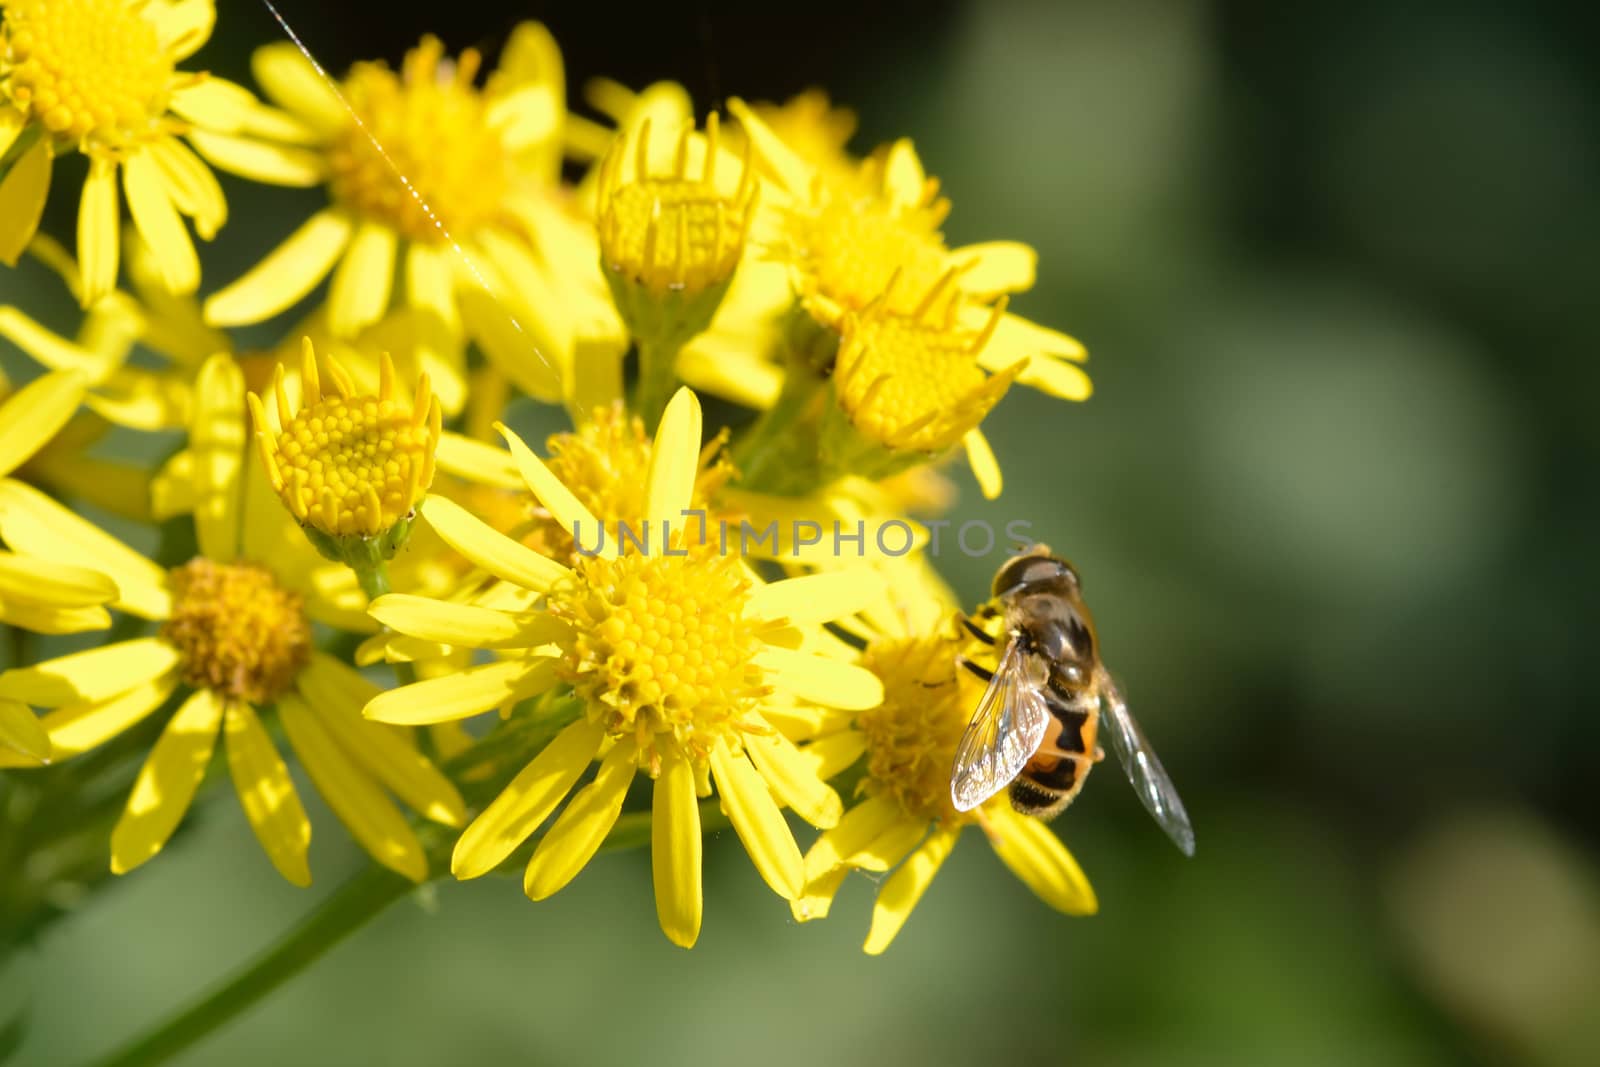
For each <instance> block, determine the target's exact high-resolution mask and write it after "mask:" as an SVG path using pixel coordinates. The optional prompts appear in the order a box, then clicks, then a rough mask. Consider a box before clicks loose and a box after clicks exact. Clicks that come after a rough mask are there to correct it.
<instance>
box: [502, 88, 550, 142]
mask: <svg viewBox="0 0 1600 1067" xmlns="http://www.w3.org/2000/svg"><path fill="white" fill-rule="evenodd" d="M560 114H561V111H560V105H558V104H557V103H556V99H555V95H554V94H553V93H551V92H550V89H549V88H548V87H547V86H543V85H524V86H521V87H519V88H517V89H515V90H513V91H512V92H510V93H507V94H506V95H505V96H502V97H499V98H498V99H496V100H495V101H494V102H493V103H492V104H490V105H489V111H488V113H487V114H486V115H485V116H484V123H485V125H487V126H489V127H491V128H495V129H498V130H499V131H500V139H501V143H502V144H504V145H505V146H506V148H508V149H510V150H511V151H513V152H517V151H521V150H523V149H525V148H530V147H534V146H536V145H538V144H539V143H540V142H541V141H543V140H545V139H546V138H548V137H550V135H551V134H553V133H555V131H556V125H557V123H558V122H559V121H560Z"/></svg>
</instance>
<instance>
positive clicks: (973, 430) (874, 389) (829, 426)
mask: <svg viewBox="0 0 1600 1067" xmlns="http://www.w3.org/2000/svg"><path fill="white" fill-rule="evenodd" d="M949 290H950V276H949V275H946V278H945V281H944V282H943V283H941V284H939V285H937V286H936V287H935V288H934V289H933V290H932V291H931V292H929V293H928V294H927V295H926V296H925V297H923V299H922V303H921V304H920V305H919V306H918V307H916V308H914V309H913V310H912V311H911V313H910V314H906V315H898V314H894V313H892V312H890V311H888V310H887V308H888V305H889V302H890V300H889V298H890V296H891V295H892V293H893V286H891V288H890V291H889V292H888V293H886V294H885V295H884V296H883V297H881V298H880V299H879V300H877V301H874V302H873V303H871V304H869V305H868V306H867V307H866V308H865V309H863V310H862V311H859V312H847V313H846V314H845V317H844V321H843V324H842V326H841V329H840V342H839V351H838V356H837V358H836V360H835V363H834V368H833V374H832V375H831V376H830V378H829V389H830V391H831V394H832V396H833V400H834V405H833V406H832V407H830V408H829V409H828V412H827V414H825V415H824V416H823V421H822V430H821V433H820V435H819V447H820V450H821V460H822V475H823V478H824V480H825V481H828V482H831V481H833V480H835V479H837V478H839V477H841V476H843V475H846V474H858V475H861V476H863V477H866V478H884V477H888V476H890V475H894V474H898V473H900V472H902V471H905V470H908V469H910V468H912V467H914V466H917V465H919V464H922V463H925V462H927V461H928V460H929V459H933V458H937V457H938V456H939V455H941V454H943V453H944V452H946V451H947V450H949V449H950V448H952V447H953V446H955V445H956V444H958V443H964V444H965V445H966V447H967V455H968V461H969V462H970V463H971V464H972V467H973V470H974V471H976V472H977V473H978V476H979V477H978V481H979V483H980V484H981V485H982V486H983V488H984V491H985V494H986V495H988V496H990V497H991V498H992V497H994V496H996V495H998V494H999V489H1000V476H999V471H998V468H997V467H995V466H994V457H993V454H992V453H991V452H990V450H989V445H988V442H987V440H986V439H985V438H984V437H983V434H982V432H981V431H980V430H979V429H978V424H979V423H981V422H982V421H983V419H984V417H985V416H986V415H988V413H989V412H990V410H991V409H993V407H994V406H995V404H997V403H999V401H1000V398H1001V397H1002V396H1004V395H1005V392H1006V390H1007V389H1008V388H1010V386H1011V383H1012V382H1013V381H1015V380H1016V378H1017V375H1018V374H1019V373H1021V371H1022V370H1023V368H1024V367H1025V366H1027V360H1026V359H1023V360H1019V361H1017V362H1016V363H1014V364H1012V365H1011V366H1010V367H1007V368H1006V369H1005V370H1003V371H1001V372H1000V373H998V374H993V375H989V374H985V373H984V371H983V368H982V367H981V366H980V364H979V362H978V358H977V356H978V354H979V353H980V352H981V351H982V350H983V346H984V344H985V343H986V342H987V340H988V339H989V337H990V336H992V335H993V333H994V330H995V328H996V326H997V325H998V324H999V321H1000V317H1001V315H1003V314H1004V301H1002V302H1001V303H1000V304H998V305H997V306H996V307H995V308H994V310H993V311H992V312H991V314H990V317H989V321H988V323H987V325H986V326H985V327H984V328H983V329H982V330H981V331H971V330H967V329H964V328H963V327H962V326H961V325H960V323H959V322H957V320H956V307H955V302H954V300H952V299H951V297H950V292H949Z"/></svg>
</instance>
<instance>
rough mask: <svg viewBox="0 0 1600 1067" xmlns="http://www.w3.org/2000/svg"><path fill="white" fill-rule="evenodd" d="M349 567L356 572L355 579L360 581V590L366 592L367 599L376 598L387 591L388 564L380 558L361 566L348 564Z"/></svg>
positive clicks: (384, 594)
mask: <svg viewBox="0 0 1600 1067" xmlns="http://www.w3.org/2000/svg"><path fill="white" fill-rule="evenodd" d="M350 569H351V570H353V571H355V572H356V581H358V582H360V583H361V591H362V592H363V593H365V594H367V599H368V600H377V599H378V598H379V597H381V596H387V595H388V593H389V591H390V590H389V564H388V563H387V562H385V561H384V560H381V559H375V560H372V561H370V562H365V561H364V564H363V565H362V566H359V567H358V566H356V565H355V564H354V563H352V564H350Z"/></svg>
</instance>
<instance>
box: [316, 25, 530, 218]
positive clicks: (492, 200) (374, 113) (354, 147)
mask: <svg viewBox="0 0 1600 1067" xmlns="http://www.w3.org/2000/svg"><path fill="white" fill-rule="evenodd" d="M443 57H444V45H443V44H441V43H440V41H439V39H438V38H436V37H425V38H423V40H422V43H421V45H419V46H418V47H416V48H414V49H412V50H411V51H410V52H408V53H407V54H406V58H405V61H404V63H403V64H402V66H401V70H400V73H399V74H396V73H395V72H394V71H392V70H390V69H389V68H388V67H386V66H384V65H383V64H382V63H359V64H357V65H356V66H355V68H354V69H353V70H352V71H351V73H350V75H349V76H348V77H347V78H346V79H345V82H344V95H345V97H346V99H348V100H349V101H350V106H351V108H352V109H353V110H354V111H355V113H356V115H357V116H359V118H360V120H361V122H360V125H357V124H356V123H355V122H351V123H350V125H349V126H348V127H346V128H345V129H344V130H342V131H341V132H340V133H339V135H338V137H337V138H336V139H335V141H334V143H333V144H332V146H331V147H330V149H329V169H330V172H331V173H330V177H329V183H330V186H331V192H332V195H333V198H334V199H335V200H336V201H338V202H339V203H341V204H345V205H347V206H349V207H350V208H352V209H353V210H355V211H356V212H357V213H358V214H360V215H362V216H364V217H366V218H369V219H372V220H374V221H377V222H381V223H384V224H386V225H388V226H392V227H393V228H394V229H396V230H398V231H399V232H400V233H401V234H402V235H403V236H405V237H407V238H410V239H411V240H414V241H427V242H432V243H443V242H444V241H446V240H447V239H448V236H447V235H448V234H449V233H452V232H459V233H466V232H470V231H471V230H472V229H474V228H475V227H477V226H479V225H481V224H482V223H484V222H487V221H490V220H491V218H492V216H493V215H495V213H496V212H498V211H499V208H500V205H501V203H502V201H503V200H504V198H505V194H506V192H507V190H508V188H509V186H510V183H511V177H512V159H511V156H510V154H509V153H508V152H507V151H506V148H505V145H504V142H503V140H502V133H501V131H500V128H499V127H498V126H497V125H496V124H495V123H493V122H491V121H490V120H489V119H490V116H489V109H490V101H489V100H488V99H487V97H486V96H485V94H484V93H483V92H482V91H481V90H479V89H477V88H476V87H475V86H474V85H473V79H474V78H475V77H476V76H477V73H478V65H479V62H480V57H479V55H478V53H477V52H475V51H473V50H471V49H468V50H467V51H465V52H463V53H462V54H461V56H460V58H459V59H457V60H456V61H455V62H453V63H452V62H449V61H447V60H445V59H444V58H443ZM374 139H376V144H375V143H374ZM378 145H382V146H383V147H382V148H381V149H380V148H379V147H378ZM400 175H405V179H404V182H402V179H401V177H400ZM407 183H409V187H408V186H407ZM424 205H426V206H424ZM430 209H431V214H430Z"/></svg>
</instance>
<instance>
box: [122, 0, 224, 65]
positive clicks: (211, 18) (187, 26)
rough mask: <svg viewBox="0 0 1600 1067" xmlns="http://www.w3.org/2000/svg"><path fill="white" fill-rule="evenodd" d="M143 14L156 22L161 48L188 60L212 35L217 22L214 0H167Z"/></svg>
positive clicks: (176, 57) (175, 58)
mask: <svg viewBox="0 0 1600 1067" xmlns="http://www.w3.org/2000/svg"><path fill="white" fill-rule="evenodd" d="M141 14H142V15H143V16H144V17H145V18H147V19H149V20H150V21H151V22H153V23H155V26H156V35H157V39H158V40H159V41H160V42H161V50H162V51H163V52H166V53H167V54H168V55H170V56H171V57H172V58H173V59H174V60H180V59H188V58H189V57H190V56H192V55H194V54H195V53H196V52H198V51H199V50H200V46H201V45H203V44H205V43H206V41H208V40H210V38H211V30H212V28H213V27H214V26H215V25H216V22H217V7H216V3H215V0H168V2H167V3H164V4H155V5H152V6H150V7H147V8H145V9H144V10H143V11H142V12H141Z"/></svg>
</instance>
